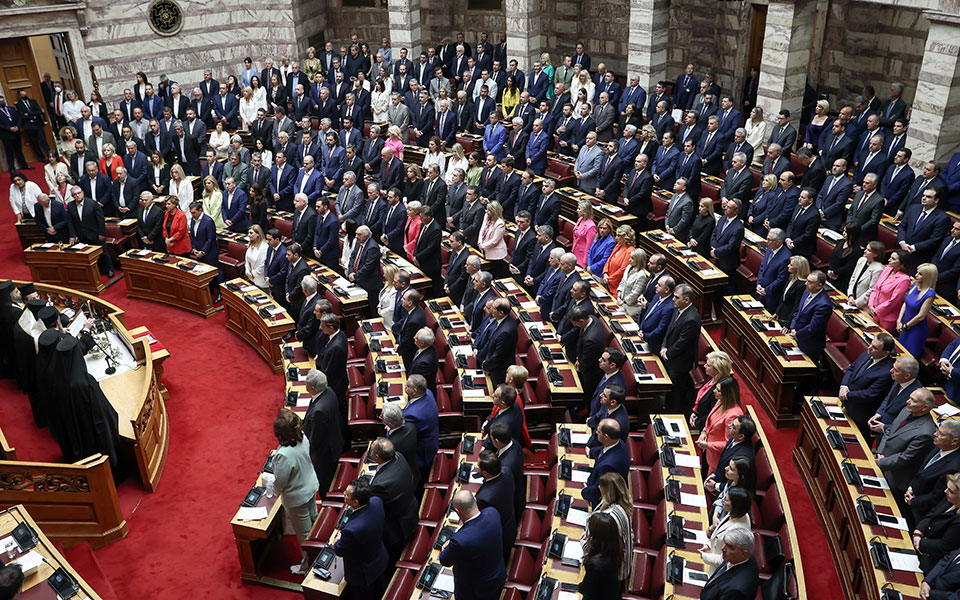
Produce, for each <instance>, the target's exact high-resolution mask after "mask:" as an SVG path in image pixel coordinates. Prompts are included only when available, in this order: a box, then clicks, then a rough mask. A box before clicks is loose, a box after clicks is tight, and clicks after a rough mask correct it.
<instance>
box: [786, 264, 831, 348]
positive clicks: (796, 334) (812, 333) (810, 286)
mask: <svg viewBox="0 0 960 600" xmlns="http://www.w3.org/2000/svg"><path fill="white" fill-rule="evenodd" d="M826 282H827V276H826V275H825V274H824V273H823V271H814V272H813V273H810V275H808V276H807V283H806V288H807V289H806V290H805V291H804V292H803V295H801V296H800V306H798V307H797V313H796V314H795V315H794V316H793V321H792V322H791V323H790V328H789V329H784V331H783V333H784V335H786V334H788V333H789V334H790V336H791V337H792V338H793V339H795V340H796V341H797V346H798V347H799V348H800V350H802V351H803V353H804V354H806V355H807V356H809V357H810V359H811V360H812V361H813V362H814V364H818V363H819V362H820V355H821V354H822V353H823V348H824V346H825V345H826V340H827V322H828V321H829V320H830V313H831V312H832V311H833V303H832V302H831V301H830V298H829V297H828V296H827V295H826V294H825V293H823V285H824V284H825V283H826Z"/></svg>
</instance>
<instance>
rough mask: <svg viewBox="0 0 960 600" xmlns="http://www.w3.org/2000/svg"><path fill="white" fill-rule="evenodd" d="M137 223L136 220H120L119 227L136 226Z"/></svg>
mask: <svg viewBox="0 0 960 600" xmlns="http://www.w3.org/2000/svg"><path fill="white" fill-rule="evenodd" d="M136 223H137V220H136V219H120V223H119V225H121V226H123V225H136Z"/></svg>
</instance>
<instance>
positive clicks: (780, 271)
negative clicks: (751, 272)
mask: <svg viewBox="0 0 960 600" xmlns="http://www.w3.org/2000/svg"><path fill="white" fill-rule="evenodd" d="M792 256H793V255H792V254H790V249H789V248H787V247H786V246H781V248H780V250H779V251H777V253H776V254H774V253H773V251H772V250H770V248H767V250H766V252H764V254H763V261H761V263H760V269H759V270H758V271H757V285H759V286H760V287H762V288H763V291H764V293H765V295H764V297H763V303H764V306H766V307H767V310H768V311H769V312H770V313H775V312H776V311H777V306H778V305H779V304H780V299H781V297H782V296H783V287H784V286H785V285H787V281H789V280H790V272H789V271H787V267H788V266H789V264H790V259H791V258H792Z"/></svg>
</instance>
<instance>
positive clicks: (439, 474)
mask: <svg viewBox="0 0 960 600" xmlns="http://www.w3.org/2000/svg"><path fill="white" fill-rule="evenodd" d="M456 470H457V463H456V460H454V456H453V451H452V450H440V451H438V452H437V456H436V457H435V458H434V459H433V465H432V466H431V467H430V473H429V474H428V475H427V480H426V481H425V482H424V483H423V487H424V488H431V487H436V488H441V489H446V488H447V486H449V485H450V482H451V481H452V480H453V476H454V474H455V473H456Z"/></svg>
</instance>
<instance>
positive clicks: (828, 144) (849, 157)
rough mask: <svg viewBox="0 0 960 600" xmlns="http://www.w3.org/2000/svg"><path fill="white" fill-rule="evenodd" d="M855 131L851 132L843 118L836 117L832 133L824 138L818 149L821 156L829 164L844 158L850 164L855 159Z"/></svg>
mask: <svg viewBox="0 0 960 600" xmlns="http://www.w3.org/2000/svg"><path fill="white" fill-rule="evenodd" d="M854 138H855V132H851V131H850V128H849V127H847V126H846V125H845V124H844V122H843V120H841V119H836V120H835V121H834V122H833V125H832V126H831V130H830V133H829V134H828V135H827V136H826V137H824V138H821V139H822V143H821V144H820V149H819V150H818V152H819V154H820V158H822V159H823V162H825V163H826V164H828V165H832V164H833V163H834V161H836V160H837V159H839V158H842V159H844V160H846V161H847V163H848V164H849V163H850V162H852V161H853V151H854V150H855V148H856V143H857V142H856V140H855V139H854Z"/></svg>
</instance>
